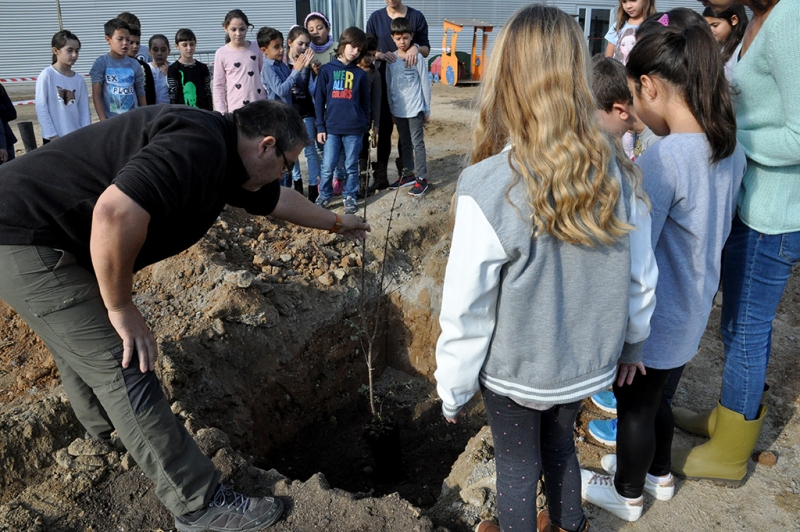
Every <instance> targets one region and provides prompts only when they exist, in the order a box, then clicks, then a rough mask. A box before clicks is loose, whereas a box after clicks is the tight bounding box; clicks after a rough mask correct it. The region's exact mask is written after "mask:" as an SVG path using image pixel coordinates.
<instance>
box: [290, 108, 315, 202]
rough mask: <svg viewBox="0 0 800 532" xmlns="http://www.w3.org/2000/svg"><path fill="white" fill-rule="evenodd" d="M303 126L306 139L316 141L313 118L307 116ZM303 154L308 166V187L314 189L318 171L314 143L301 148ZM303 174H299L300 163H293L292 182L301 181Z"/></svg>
mask: <svg viewBox="0 0 800 532" xmlns="http://www.w3.org/2000/svg"><path fill="white" fill-rule="evenodd" d="M303 124H305V126H306V132H307V133H308V138H310V139H316V138H317V124H316V122H315V121H314V117H313V116H309V117H307V118H304V119H303ZM303 154H304V155H305V156H306V163H307V164H308V186H310V187H314V186H317V183H319V170H320V158H319V153H317V147H316V146H315V142H312V143H311V144H309V145H308V146H306V147H305V148H303ZM302 177H303V174H301V173H300V162H299V161H298V162H297V163H295V165H294V168H292V180H293V181H297V180H299V179H302Z"/></svg>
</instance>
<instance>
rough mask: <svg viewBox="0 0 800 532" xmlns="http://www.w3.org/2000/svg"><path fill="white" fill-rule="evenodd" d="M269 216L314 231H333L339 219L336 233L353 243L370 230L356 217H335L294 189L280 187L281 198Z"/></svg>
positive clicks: (364, 236) (362, 237) (367, 225)
mask: <svg viewBox="0 0 800 532" xmlns="http://www.w3.org/2000/svg"><path fill="white" fill-rule="evenodd" d="M270 216H274V217H275V218H280V219H281V220H286V221H287V222H291V223H293V224H297V225H302V226H303V227H311V228H314V229H333V228H334V226H335V224H336V223H337V220H339V219H340V220H341V226H340V227H339V228H338V230H337V231H336V233H338V234H340V235H342V236H345V237H347V238H349V239H350V240H355V241H360V240H364V239H365V238H366V237H367V232H368V231H371V230H372V228H371V227H370V226H369V224H367V223H365V222H364V221H363V220H362V219H361V218H359V217H358V216H355V215H354V214H345V215H343V216H340V217H337V215H336V214H334V213H332V212H331V211H329V210H327V209H323V208H322V207H320V206H318V205H315V204H313V203H311V202H310V201H308V199H307V198H306V197H304V196H303V195H302V194H300V193H299V192H297V191H295V190H294V189H291V188H286V187H281V197H280V199H279V200H278V204H277V205H276V206H275V209H274V210H273V211H272V213H271V214H270Z"/></svg>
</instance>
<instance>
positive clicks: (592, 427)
mask: <svg viewBox="0 0 800 532" xmlns="http://www.w3.org/2000/svg"><path fill="white" fill-rule="evenodd" d="M589 435H590V436H591V437H592V438H594V439H595V440H597V441H599V442H600V443H603V444H605V445H608V446H609V447H616V446H617V418H614V419H593V420H591V421H590V422H589Z"/></svg>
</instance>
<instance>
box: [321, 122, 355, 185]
mask: <svg viewBox="0 0 800 532" xmlns="http://www.w3.org/2000/svg"><path fill="white" fill-rule="evenodd" d="M361 137H362V135H334V134H331V133H328V138H327V140H326V141H325V152H324V155H323V157H322V172H320V183H319V195H320V196H321V197H322V198H325V199H327V198H330V197H332V196H333V179H332V178H333V171H334V169H335V168H336V163H337V162H338V161H339V153H340V152H341V151H342V148H344V166H345V171H346V173H347V179H346V181H345V183H344V192H343V193H342V195H343V196H344V197H346V198H347V197H351V198H355V197H356V194H358V152H360V151H361Z"/></svg>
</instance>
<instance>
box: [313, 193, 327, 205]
mask: <svg viewBox="0 0 800 532" xmlns="http://www.w3.org/2000/svg"><path fill="white" fill-rule="evenodd" d="M330 202H331V197H330V196H328V197H327V198H326V197H325V196H323V195H322V194H320V195H319V196H318V197H317V201H315V202H314V203H316V204H317V205H319V206H320V207H327V206H328V203H330Z"/></svg>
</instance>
